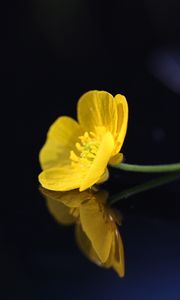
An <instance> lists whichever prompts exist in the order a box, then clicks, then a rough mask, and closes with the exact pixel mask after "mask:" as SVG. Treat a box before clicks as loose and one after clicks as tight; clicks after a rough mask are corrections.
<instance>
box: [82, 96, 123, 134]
mask: <svg viewBox="0 0 180 300" xmlns="http://www.w3.org/2000/svg"><path fill="white" fill-rule="evenodd" d="M77 110H78V121H79V123H80V125H81V126H82V127H83V129H84V130H86V131H89V132H91V131H92V132H94V133H96V128H97V127H105V128H106V129H107V131H110V132H111V133H112V135H113V136H114V135H115V133H116V129H117V118H118V115H117V106H116V101H114V98H113V96H112V95H111V94H109V93H107V92H105V91H90V92H87V93H85V94H84V95H82V97H81V98H80V99H79V101H78V107H77Z"/></svg>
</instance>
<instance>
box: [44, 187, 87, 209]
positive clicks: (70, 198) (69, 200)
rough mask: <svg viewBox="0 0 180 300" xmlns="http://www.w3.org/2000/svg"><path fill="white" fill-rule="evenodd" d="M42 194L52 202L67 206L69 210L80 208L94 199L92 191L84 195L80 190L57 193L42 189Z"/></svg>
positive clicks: (85, 192)
mask: <svg viewBox="0 0 180 300" xmlns="http://www.w3.org/2000/svg"><path fill="white" fill-rule="evenodd" d="M40 192H41V193H42V194H43V196H44V197H45V198H46V199H52V201H56V202H58V203H63V204H64V205H65V206H68V207H69V208H76V207H79V206H80V204H81V203H82V202H83V201H85V200H88V199H91V198H92V193H91V191H90V190H87V191H84V192H82V193H80V192H79V190H72V191H68V192H57V191H51V190H47V189H44V188H43V187H40Z"/></svg>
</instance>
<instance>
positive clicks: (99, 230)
mask: <svg viewBox="0 0 180 300" xmlns="http://www.w3.org/2000/svg"><path fill="white" fill-rule="evenodd" d="M40 191H41V193H42V194H43V195H44V197H45V199H46V203H47V207H48V210H49V212H50V213H51V215H52V216H53V217H54V218H55V219H56V221H57V222H58V223H59V224H62V225H71V224H75V237H76V241H77V244H78V246H79V248H80V249H81V251H82V252H83V253H84V254H85V256H86V257H87V258H88V259H90V260H91V261H92V262H93V263H95V264H97V265H99V266H101V267H105V268H111V267H112V268H113V269H114V270H115V271H116V272H117V274H118V275H119V276H120V277H123V276H124V273H125V263H124V248H123V242H122V239H121V235H120V233H119V230H118V225H120V224H121V221H122V217H121V215H120V214H119V212H117V211H116V210H115V209H112V208H110V207H109V206H108V205H107V199H108V193H107V192H106V191H104V190H101V191H94V190H86V191H84V192H79V191H78V190H72V191H68V192H55V191H49V190H46V189H44V188H42V187H41V188H40Z"/></svg>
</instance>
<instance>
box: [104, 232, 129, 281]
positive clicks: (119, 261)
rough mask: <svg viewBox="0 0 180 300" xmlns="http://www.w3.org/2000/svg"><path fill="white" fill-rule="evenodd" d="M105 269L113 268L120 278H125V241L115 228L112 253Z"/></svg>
mask: <svg viewBox="0 0 180 300" xmlns="http://www.w3.org/2000/svg"><path fill="white" fill-rule="evenodd" d="M104 267H105V268H113V269H114V270H115V271H116V272H117V274H118V275H119V276H120V277H124V274H125V262H124V247H123V241H122V239H121V236H120V233H119V231H118V229H117V228H115V229H114V231H113V239H112V245H111V251H110V255H109V258H108V260H107V261H106V262H105V264H104Z"/></svg>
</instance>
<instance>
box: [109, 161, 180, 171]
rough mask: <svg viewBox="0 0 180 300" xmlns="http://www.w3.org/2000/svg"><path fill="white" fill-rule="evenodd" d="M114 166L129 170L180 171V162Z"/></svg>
mask: <svg viewBox="0 0 180 300" xmlns="http://www.w3.org/2000/svg"><path fill="white" fill-rule="evenodd" d="M112 167H114V168H117V169H120V170H123V171H128V172H141V173H163V172H177V171H180V163H177V164H168V165H154V166H152V165H150V166H146V165H143V166H141V165H132V164H125V163H121V164H119V165H114V166H112Z"/></svg>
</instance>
